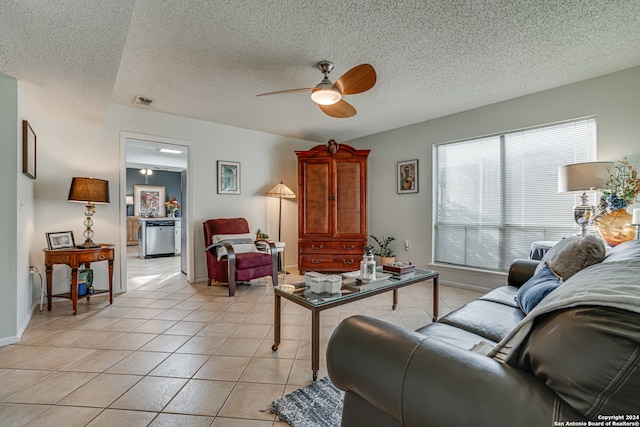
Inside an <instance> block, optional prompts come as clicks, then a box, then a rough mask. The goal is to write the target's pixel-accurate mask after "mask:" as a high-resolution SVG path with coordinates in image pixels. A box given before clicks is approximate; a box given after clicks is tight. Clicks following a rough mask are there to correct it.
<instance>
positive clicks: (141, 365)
mask: <svg viewBox="0 0 640 427" xmlns="http://www.w3.org/2000/svg"><path fill="white" fill-rule="evenodd" d="M170 355H171V353H161V352H150V351H136V352H132V353H130V354H129V355H128V356H126V357H124V358H123V359H122V360H120V361H118V362H117V363H115V364H114V365H113V366H111V367H110V368H108V369H107V370H105V372H106V373H108V374H129V375H147V374H148V373H149V372H151V370H153V369H154V368H155V367H156V366H158V365H159V364H160V363H162V361H164V360H165V359H166V358H167V357H169V356H170Z"/></svg>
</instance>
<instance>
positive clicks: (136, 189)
mask: <svg viewBox="0 0 640 427" xmlns="http://www.w3.org/2000/svg"><path fill="white" fill-rule="evenodd" d="M164 201H165V188H164V185H134V186H133V214H134V215H135V216H141V217H146V218H156V217H163V216H165V215H164V211H165V206H164Z"/></svg>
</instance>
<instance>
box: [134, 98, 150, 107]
mask: <svg viewBox="0 0 640 427" xmlns="http://www.w3.org/2000/svg"><path fill="white" fill-rule="evenodd" d="M152 102H153V99H151V98H147V97H145V96H140V95H138V96H136V99H135V100H134V101H133V104H134V105H144V106H145V107H148V106H149V105H151V103H152Z"/></svg>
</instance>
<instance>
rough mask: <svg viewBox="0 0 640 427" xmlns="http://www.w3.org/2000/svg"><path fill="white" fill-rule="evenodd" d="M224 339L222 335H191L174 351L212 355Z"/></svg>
mask: <svg viewBox="0 0 640 427" xmlns="http://www.w3.org/2000/svg"><path fill="white" fill-rule="evenodd" d="M225 340H226V338H223V337H192V338H190V339H189V341H187V342H186V343H184V345H183V346H182V347H180V348H179V349H177V350H176V353H192V354H208V355H212V354H213V353H214V352H215V351H216V350H217V349H218V347H220V346H221V345H222V343H223V342H224V341H225Z"/></svg>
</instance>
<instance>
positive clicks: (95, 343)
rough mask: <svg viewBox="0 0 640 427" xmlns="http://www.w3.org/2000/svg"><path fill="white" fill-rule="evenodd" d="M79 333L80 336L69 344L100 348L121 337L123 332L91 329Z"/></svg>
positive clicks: (79, 346) (78, 346) (77, 346)
mask: <svg viewBox="0 0 640 427" xmlns="http://www.w3.org/2000/svg"><path fill="white" fill-rule="evenodd" d="M78 335H80V337H79V338H78V339H77V340H75V341H74V342H72V343H71V344H69V345H70V346H71V347H76V348H90V349H99V348H101V347H102V346H104V345H105V344H106V343H108V342H111V341H113V340H115V339H116V338H119V337H121V336H122V335H123V333H122V332H118V331H90V332H83V333H81V334H78Z"/></svg>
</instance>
